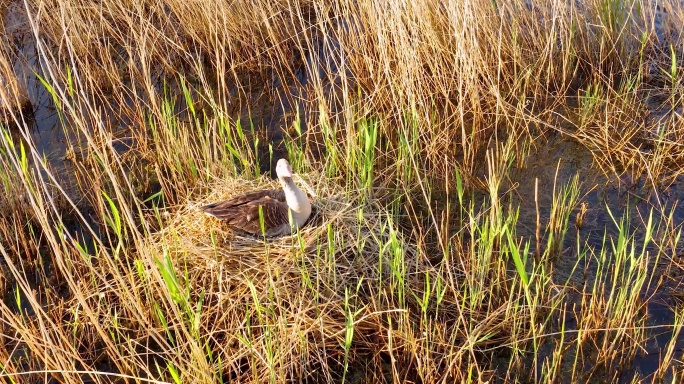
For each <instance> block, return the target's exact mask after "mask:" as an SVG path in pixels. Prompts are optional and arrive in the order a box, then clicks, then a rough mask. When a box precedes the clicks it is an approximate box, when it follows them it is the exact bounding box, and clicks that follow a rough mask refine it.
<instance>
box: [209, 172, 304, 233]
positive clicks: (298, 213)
mask: <svg viewBox="0 0 684 384" xmlns="http://www.w3.org/2000/svg"><path fill="white" fill-rule="evenodd" d="M276 173H277V175H278V180H279V181H280V184H281V185H282V187H283V188H282V189H267V190H260V191H254V192H249V193H246V194H243V195H240V196H236V197H234V198H232V199H228V200H225V201H222V202H219V203H213V204H208V205H205V206H203V207H201V208H200V209H201V210H202V211H204V213H206V214H207V215H210V216H214V217H216V218H218V219H220V220H223V221H225V222H226V223H227V224H228V225H229V226H230V227H231V228H233V229H236V230H238V231H241V232H245V233H248V234H251V235H255V236H261V235H262V230H261V223H260V222H259V208H261V210H262V212H263V216H264V234H265V235H266V236H268V237H271V236H283V235H288V234H291V233H292V231H293V230H296V229H297V228H301V227H302V226H303V225H304V224H305V223H306V221H307V220H308V219H309V216H310V215H311V202H310V201H309V198H308V197H307V196H306V193H304V191H302V190H301V189H299V187H297V185H296V184H295V183H294V180H292V168H291V167H290V163H288V161H287V160H285V159H280V160H278V165H277V166H276ZM290 213H291V214H292V223H290Z"/></svg>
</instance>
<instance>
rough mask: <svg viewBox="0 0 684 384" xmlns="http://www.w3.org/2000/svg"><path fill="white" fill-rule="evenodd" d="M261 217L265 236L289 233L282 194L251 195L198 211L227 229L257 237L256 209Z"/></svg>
mask: <svg viewBox="0 0 684 384" xmlns="http://www.w3.org/2000/svg"><path fill="white" fill-rule="evenodd" d="M260 207H261V210H262V212H263V215H264V229H265V231H266V235H267V236H276V235H281V234H285V233H289V232H290V221H289V216H288V206H287V203H286V202H285V193H284V192H283V191H282V190H277V189H273V190H264V191H257V192H251V193H247V194H244V195H240V196H237V197H234V198H232V199H228V200H225V201H222V202H219V203H214V204H208V205H205V206H203V207H201V208H200V209H201V210H202V211H204V212H205V213H206V214H208V215H211V216H214V217H216V218H218V219H220V220H223V221H225V222H226V223H227V224H228V225H230V226H231V227H233V228H235V229H238V230H240V231H243V232H247V233H251V234H254V235H261V225H260V223H259V208H260Z"/></svg>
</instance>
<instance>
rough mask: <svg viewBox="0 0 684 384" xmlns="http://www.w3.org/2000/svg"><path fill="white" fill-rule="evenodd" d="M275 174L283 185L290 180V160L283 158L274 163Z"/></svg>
mask: <svg viewBox="0 0 684 384" xmlns="http://www.w3.org/2000/svg"><path fill="white" fill-rule="evenodd" d="M276 175H278V180H280V183H281V184H283V185H285V184H288V183H290V182H291V181H292V167H290V162H289V161H287V160H285V159H280V160H278V164H276Z"/></svg>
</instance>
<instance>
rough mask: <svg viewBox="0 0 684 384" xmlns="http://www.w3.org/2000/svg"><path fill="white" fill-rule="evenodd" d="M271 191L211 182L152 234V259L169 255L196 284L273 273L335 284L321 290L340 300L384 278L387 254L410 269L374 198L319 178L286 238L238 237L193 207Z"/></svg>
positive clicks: (263, 183) (252, 184)
mask: <svg viewBox="0 0 684 384" xmlns="http://www.w3.org/2000/svg"><path fill="white" fill-rule="evenodd" d="M319 178H320V177H319ZM310 179H311V178H310ZM321 179H322V178H321ZM299 184H300V185H301V183H299ZM278 187H279V184H278V183H277V181H274V180H271V179H267V178H262V179H259V180H256V181H245V180H239V179H231V180H224V181H221V182H218V183H217V184H216V185H214V186H213V187H212V188H210V189H211V190H212V191H214V193H211V194H210V195H208V196H206V198H205V199H202V201H194V202H189V203H188V204H187V205H186V206H184V207H181V208H180V209H178V210H177V211H176V212H175V214H173V216H172V218H171V219H170V220H169V221H168V222H167V225H166V227H165V228H164V229H163V230H162V231H160V232H159V233H158V234H157V235H156V236H155V240H154V242H155V246H156V247H157V248H158V251H159V253H158V254H161V252H162V251H163V252H164V253H165V254H168V255H170V256H171V258H172V259H173V260H174V265H176V266H183V267H182V268H187V269H184V270H187V271H188V272H189V273H190V274H191V275H195V277H196V278H197V280H195V281H198V282H200V281H202V283H201V284H202V285H203V286H205V287H206V286H207V285H213V284H216V282H217V281H222V282H226V281H230V280H239V281H240V284H241V283H244V281H245V279H247V280H249V281H250V282H251V283H253V284H255V285H256V284H258V283H259V282H260V281H261V279H262V278H264V279H265V278H268V276H269V275H272V274H274V273H277V274H279V275H289V276H290V277H291V278H292V279H293V280H292V282H294V281H296V280H301V279H307V280H309V279H314V280H315V279H321V281H325V282H332V281H334V282H335V283H336V284H334V285H335V287H332V286H330V287H329V290H332V291H334V292H328V293H329V294H330V295H333V296H337V295H341V296H342V297H344V287H345V286H347V284H350V283H352V282H358V281H359V279H361V278H372V277H380V276H378V275H379V274H390V273H391V268H390V267H389V266H388V265H385V264H386V263H382V268H380V269H379V268H378V265H379V260H381V257H382V256H383V255H386V256H387V257H389V258H390V259H391V258H394V257H395V255H388V252H402V256H403V257H404V258H405V260H407V262H408V261H409V260H412V264H414V265H415V262H416V260H415V255H416V254H417V252H416V251H415V247H413V246H412V245H411V246H408V245H407V244H406V242H405V241H404V239H403V237H402V235H401V233H400V232H399V231H398V230H397V229H396V227H395V225H394V223H393V221H392V219H391V216H390V215H389V213H388V212H387V211H386V210H385V209H384V208H383V207H382V206H381V205H380V204H379V202H378V201H376V200H373V199H368V198H364V197H363V194H362V193H358V191H346V190H344V189H342V188H341V187H340V186H338V185H337V184H336V183H331V182H330V181H327V180H326V181H325V183H321V184H319V185H317V191H316V192H313V191H312V190H309V194H310V196H309V197H310V199H311V201H312V207H313V209H312V215H311V218H310V219H309V221H308V222H307V224H306V225H305V226H304V227H302V228H301V229H300V230H299V231H298V232H297V233H295V234H293V235H290V236H284V237H277V238H267V239H264V238H259V237H251V236H245V235H241V234H239V233H236V232H234V231H233V230H231V228H229V227H228V226H227V225H226V224H225V223H224V222H222V221H220V220H217V219H216V218H213V217H209V216H207V215H205V214H204V213H202V212H201V211H200V210H199V207H200V206H202V205H204V204H206V203H208V202H211V201H220V200H223V199H227V198H231V197H234V196H236V195H239V194H242V193H245V192H248V191H252V190H256V189H268V188H278ZM311 195H314V196H311ZM390 245H391V246H390ZM415 266H416V267H417V265H415ZM410 269H414V268H410ZM420 269H423V268H420ZM322 275H325V276H322ZM207 279H210V281H207ZM264 283H265V282H264ZM340 289H342V291H340ZM329 290H328V291H329Z"/></svg>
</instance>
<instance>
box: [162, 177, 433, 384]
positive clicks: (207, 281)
mask: <svg viewBox="0 0 684 384" xmlns="http://www.w3.org/2000/svg"><path fill="white" fill-rule="evenodd" d="M307 176H308V177H306V178H307V179H309V180H314V179H315V178H318V180H324V181H323V182H319V183H314V184H315V185H316V186H317V190H316V192H313V191H309V192H310V194H312V192H313V194H314V195H315V196H310V197H311V199H312V203H313V207H314V213H313V214H312V217H311V219H310V220H309V222H308V224H307V225H306V226H304V227H303V228H302V229H301V230H300V231H299V232H298V233H296V234H294V235H291V236H286V237H279V238H274V239H266V240H264V239H260V238H251V237H245V236H240V235H237V234H235V233H233V232H232V231H231V230H230V228H227V227H226V225H225V224H224V223H223V222H221V221H220V220H217V219H215V218H212V217H208V216H206V215H205V214H204V213H202V212H201V211H200V210H199V209H198V208H199V207H200V206H201V205H203V204H206V203H207V202H210V201H218V200H221V199H226V198H230V197H232V196H235V195H238V194H241V193H244V192H247V191H250V190H254V189H260V188H276V187H278V184H277V182H276V181H274V180H270V179H267V178H261V179H259V180H255V181H245V180H239V179H227V180H222V181H218V182H217V183H216V184H215V185H213V186H211V188H210V190H211V191H213V192H212V193H210V194H209V195H208V196H206V198H203V199H202V201H195V202H190V203H188V204H187V205H186V206H184V207H181V208H180V209H178V210H177V211H176V212H175V213H173V214H172V216H171V217H170V218H169V220H168V221H167V225H166V227H165V228H164V229H163V230H161V231H160V232H159V233H157V234H156V235H155V236H154V246H155V247H156V248H157V253H158V254H160V255H161V254H165V255H169V256H170V258H171V259H172V260H173V264H174V268H175V270H176V274H177V275H178V276H183V275H185V276H187V280H188V284H189V285H190V287H189V288H190V291H191V295H192V296H194V297H195V298H197V297H200V296H201V297H204V309H203V311H204V313H203V320H202V322H201V323H202V327H203V328H205V329H204V330H203V331H202V332H201V333H203V334H206V335H211V338H212V339H213V340H214V341H215V342H216V343H215V345H214V347H215V349H218V350H219V352H218V353H219V354H220V355H221V359H222V361H224V362H228V364H227V365H230V366H232V367H233V368H234V369H233V372H232V374H231V375H230V378H231V379H236V378H239V377H242V375H243V374H246V371H245V370H246V369H247V370H253V369H255V366H254V365H255V364H256V365H259V366H261V367H260V368H262V369H264V371H260V372H267V371H268V372H273V364H276V365H277V366H288V367H289V368H287V372H288V373H286V374H284V378H287V379H292V378H293V377H300V378H301V377H303V376H302V375H304V376H306V374H307V372H313V371H312V369H317V368H321V367H328V368H331V367H330V364H331V362H333V365H338V366H339V364H341V362H342V361H343V360H344V359H343V358H342V355H347V357H351V358H352V360H349V361H357V362H360V361H365V363H363V364H362V366H367V365H368V363H367V359H368V358H370V357H369V356H376V355H377V354H376V352H377V350H378V347H379V344H378V343H379V342H380V344H384V343H383V342H382V341H381V340H382V339H387V338H388V330H389V329H388V328H394V327H396V323H397V322H394V321H393V320H392V319H391V318H395V316H400V315H401V317H403V318H405V315H406V313H402V312H405V311H406V309H400V308H406V305H407V303H406V302H407V301H411V300H412V298H411V297H412V295H411V294H409V293H408V291H407V292H404V290H407V289H408V288H407V287H410V286H412V287H414V288H415V287H419V290H420V289H422V287H423V286H424V283H423V279H424V278H425V273H426V271H429V270H430V269H431V268H430V266H429V264H428V262H427V260H421V259H419V257H418V254H419V253H418V252H417V251H416V247H415V245H413V244H409V243H408V242H407V240H406V239H405V237H404V236H402V234H401V232H400V231H399V230H398V229H397V227H396V225H395V224H396V223H394V221H393V219H392V216H391V215H390V214H389V213H388V212H387V211H386V209H384V208H383V207H382V206H381V205H380V204H379V202H378V201H376V200H374V199H372V198H368V197H364V195H363V193H359V191H349V190H345V189H343V188H342V187H340V186H339V185H337V184H336V183H334V182H331V181H329V180H326V179H324V178H322V177H321V176H320V175H316V174H309V175H307ZM300 184H301V183H300ZM418 272H420V273H418ZM412 280H413V281H412ZM399 292H401V293H399ZM415 293H416V294H419V292H417V291H416V292H415ZM417 312H418V311H417ZM397 318H398V317H397ZM393 323H394V324H395V325H393ZM351 324H353V334H354V343H353V350H351V351H350V350H346V351H345V347H344V345H345V337H346V336H348V335H349V334H348V332H349V330H350V329H349V327H350V325H351ZM394 331H396V330H394ZM392 337H393V340H385V343H389V344H390V345H391V344H393V345H394V348H401V346H402V340H401V339H402V337H400V336H399V335H396V334H394V335H393V336H392ZM274 338H276V339H274ZM246 340H249V342H247V341H246ZM274 345H277V346H278V347H277V353H275V356H276V357H277V359H276V360H277V361H276V362H273V361H269V362H266V361H265V360H259V359H257V360H258V361H253V360H250V363H249V364H247V366H245V365H244V364H243V362H244V361H245V360H244V359H250V356H255V355H257V356H274V354H273V353H269V350H271V349H273V348H275V347H274ZM270 352H272V351H270ZM361 356H365V357H361ZM354 357H356V359H355V358H354ZM331 358H332V359H331ZM241 362H242V363H241ZM294 365H296V366H298V367H299V368H293V366H294ZM381 365H382V364H381ZM376 367H377V366H376ZM338 368H339V367H338ZM298 369H302V371H301V372H296V371H297V370H298ZM364 369H367V368H364ZM323 371H325V372H335V371H338V372H339V370H336V369H332V370H330V369H325V370H323ZM319 372H320V371H319ZM376 372H377V371H376ZM330 378H332V377H328V378H327V379H330ZM327 379H326V380H327Z"/></svg>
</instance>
